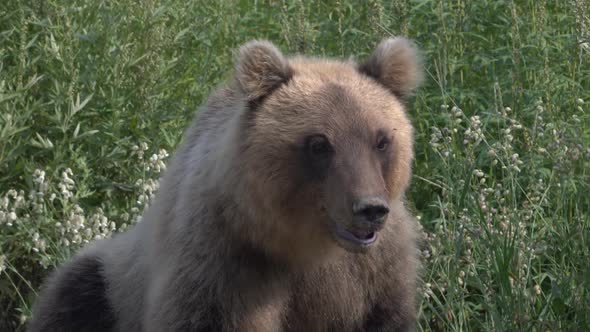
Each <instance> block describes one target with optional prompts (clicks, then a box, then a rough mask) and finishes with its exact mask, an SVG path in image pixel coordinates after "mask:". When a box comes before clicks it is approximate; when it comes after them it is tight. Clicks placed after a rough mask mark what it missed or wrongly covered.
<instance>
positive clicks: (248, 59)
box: [235, 40, 293, 101]
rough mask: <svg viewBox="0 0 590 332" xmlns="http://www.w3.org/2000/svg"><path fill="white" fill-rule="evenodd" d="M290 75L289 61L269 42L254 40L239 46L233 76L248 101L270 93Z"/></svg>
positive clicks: (291, 74) (291, 72) (287, 79)
mask: <svg viewBox="0 0 590 332" xmlns="http://www.w3.org/2000/svg"><path fill="white" fill-rule="evenodd" d="M291 76H293V71H292V70H291V67H290V66H289V62H288V61H287V59H286V58H285V57H284V56H283V54H282V53H281V51H279V50H278V49H277V48H276V47H275V46H274V45H273V44H272V43H271V42H269V41H265V40H254V41H251V42H248V43H246V44H244V45H243V46H242V47H240V54H239V56H238V61H237V65H236V74H235V77H236V81H237V82H238V84H239V86H240V88H241V89H242V91H243V92H244V94H245V95H246V98H247V99H248V101H254V100H256V99H259V98H262V97H264V96H266V95H268V94H270V93H271V92H272V91H273V90H274V89H276V88H278V87H279V86H280V85H281V84H284V83H286V82H287V81H289V79H291Z"/></svg>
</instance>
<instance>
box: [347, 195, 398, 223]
mask: <svg viewBox="0 0 590 332" xmlns="http://www.w3.org/2000/svg"><path fill="white" fill-rule="evenodd" d="M352 213H353V214H354V216H355V217H361V218H364V219H365V220H366V221H369V222H373V223H382V222H383V221H384V220H385V216H386V215H387V214H388V213H389V206H388V204H387V202H386V201H385V200H384V199H382V198H379V197H371V198H362V199H357V200H356V201H354V202H353V203H352Z"/></svg>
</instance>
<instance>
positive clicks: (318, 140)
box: [307, 135, 333, 156]
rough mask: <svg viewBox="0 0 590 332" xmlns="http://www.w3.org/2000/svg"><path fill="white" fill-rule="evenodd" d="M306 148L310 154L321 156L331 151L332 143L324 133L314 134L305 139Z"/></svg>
mask: <svg viewBox="0 0 590 332" xmlns="http://www.w3.org/2000/svg"><path fill="white" fill-rule="evenodd" d="M307 150H308V151H309V153H310V154H312V155H315V156H321V155H326V154H329V153H331V152H332V151H333V149H332V145H331V144H330V142H329V141H328V139H327V138H326V136H324V135H315V136H311V137H309V138H308V139H307Z"/></svg>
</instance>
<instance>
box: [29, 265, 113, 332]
mask: <svg viewBox="0 0 590 332" xmlns="http://www.w3.org/2000/svg"><path fill="white" fill-rule="evenodd" d="M105 291H106V282H105V279H104V276H103V274H102V263H101V261H100V259H99V258H97V257H82V258H79V259H77V260H74V261H73V262H72V263H71V264H69V265H68V266H65V267H63V268H62V269H61V271H60V273H59V274H58V275H57V276H56V277H55V278H54V279H53V280H52V282H51V283H50V284H49V285H48V286H47V289H46V290H45V292H46V294H44V296H41V297H40V300H41V302H40V303H38V304H37V306H36V308H35V310H34V311H33V320H32V322H31V324H30V326H29V331H112V330H113V329H114V327H115V322H116V321H115V314H114V311H113V308H112V307H111V305H110V303H109V301H108V299H107V297H106V294H105Z"/></svg>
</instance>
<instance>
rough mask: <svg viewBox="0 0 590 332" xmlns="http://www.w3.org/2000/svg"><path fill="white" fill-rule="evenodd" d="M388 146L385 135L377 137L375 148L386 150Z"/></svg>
mask: <svg viewBox="0 0 590 332" xmlns="http://www.w3.org/2000/svg"><path fill="white" fill-rule="evenodd" d="M388 146H389V139H388V138H387V137H381V138H380V139H379V141H378V142H377V146H376V148H377V150H379V151H385V150H387V147H388Z"/></svg>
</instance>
